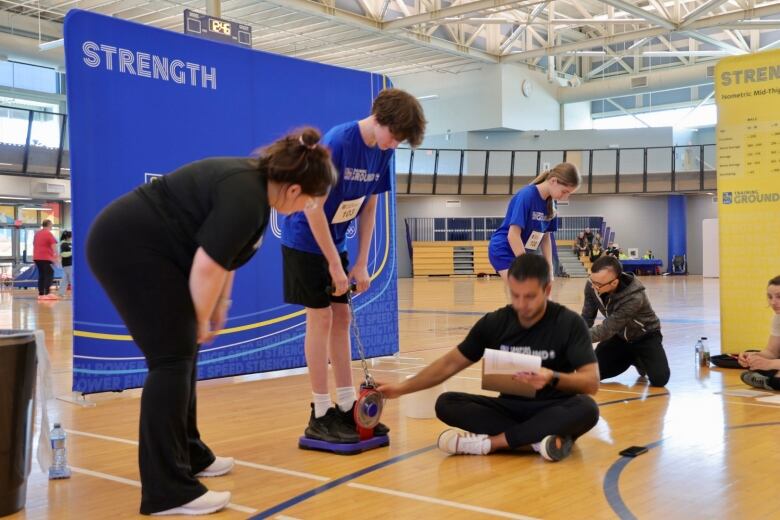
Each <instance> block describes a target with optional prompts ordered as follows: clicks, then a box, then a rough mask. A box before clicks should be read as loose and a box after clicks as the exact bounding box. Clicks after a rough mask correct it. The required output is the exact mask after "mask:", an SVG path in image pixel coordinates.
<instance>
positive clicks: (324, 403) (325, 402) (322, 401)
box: [311, 392, 333, 419]
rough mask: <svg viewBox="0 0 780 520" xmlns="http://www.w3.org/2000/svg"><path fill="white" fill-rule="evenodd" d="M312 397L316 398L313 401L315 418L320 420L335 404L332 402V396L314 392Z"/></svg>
mask: <svg viewBox="0 0 780 520" xmlns="http://www.w3.org/2000/svg"><path fill="white" fill-rule="evenodd" d="M311 395H312V396H314V398H313V399H312V402H314V417H315V418H317V419H319V418H320V417H322V416H323V415H325V414H326V413H327V411H328V408H331V407H332V406H333V403H332V402H331V400H330V394H315V393H313V392H312V394H311Z"/></svg>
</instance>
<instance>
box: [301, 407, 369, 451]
mask: <svg viewBox="0 0 780 520" xmlns="http://www.w3.org/2000/svg"><path fill="white" fill-rule="evenodd" d="M304 435H306V437H307V438H309V439H315V440H318V441H325V442H333V443H336V444H348V443H352V442H358V441H359V440H360V436H359V435H358V433H357V430H356V429H355V428H354V427H353V428H350V426H349V425H347V424H345V423H344V421H343V420H342V418H341V413H340V412H339V411H338V410H336V409H335V408H328V411H327V412H325V415H323V416H322V417H314V404H312V405H311V416H310V417H309V426H307V427H306V431H305V432H304Z"/></svg>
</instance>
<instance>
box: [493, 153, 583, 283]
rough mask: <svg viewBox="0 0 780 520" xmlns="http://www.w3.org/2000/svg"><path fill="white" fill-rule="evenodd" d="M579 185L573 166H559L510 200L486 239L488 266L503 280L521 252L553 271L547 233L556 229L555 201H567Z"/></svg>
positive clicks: (549, 239) (577, 175) (575, 169)
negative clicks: (501, 219) (539, 259)
mask: <svg viewBox="0 0 780 520" xmlns="http://www.w3.org/2000/svg"><path fill="white" fill-rule="evenodd" d="M580 182H581V179H580V173H579V172H578V171H577V167H576V166H574V165H573V164H571V163H560V164H558V165H556V166H555V167H554V168H553V169H551V170H548V171H546V172H543V173H542V174H541V175H539V176H538V177H537V178H536V179H534V180H533V182H532V183H531V184H529V185H528V186H526V187H525V188H523V189H521V190H520V191H518V192H517V193H516V194H515V196H514V197H512V200H511V201H509V207H508V208H507V212H506V217H505V218H504V222H503V223H502V224H501V227H499V228H498V229H497V230H496V231H495V233H493V236H491V237H490V246H489V247H488V256H489V258H490V263H491V265H492V266H493V268H494V269H495V270H496V271H497V272H498V274H500V275H501V278H502V279H503V280H504V281H506V273H507V271H508V270H509V266H510V265H512V261H513V260H514V259H515V257H518V256H520V255H522V254H525V253H532V254H537V255H539V254H540V255H543V256H544V257H545V258H546V259H547V263H549V264H550V272H554V271H553V270H552V269H553V261H552V243H551V238H550V233H551V232H553V231H555V230H557V229H558V226H557V223H556V220H555V217H556V214H555V201H558V200H567V199H568V198H569V195H571V194H572V193H574V192H575V191H577V189H578V188H579V187H580Z"/></svg>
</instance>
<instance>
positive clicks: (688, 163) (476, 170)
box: [396, 144, 716, 195]
mask: <svg viewBox="0 0 780 520" xmlns="http://www.w3.org/2000/svg"><path fill="white" fill-rule="evenodd" d="M560 162H571V163H574V164H575V165H577V167H578V168H579V170H580V174H581V175H582V177H583V187H582V188H581V189H580V193H588V194H599V193H673V192H691V191H711V190H715V189H716V178H715V166H714V164H715V162H716V158H715V145H714V144H704V145H688V146H651V147H644V148H594V149H571V150H479V149H444V148H417V149H410V148H399V149H398V150H397V151H396V177H397V180H398V192H399V193H406V194H415V195H422V194H426V195H431V194H434V195H436V194H439V195H469V194H474V195H477V194H479V195H506V194H513V193H515V192H516V191H517V190H518V189H519V188H520V187H522V186H523V185H525V184H528V183H529V182H530V181H531V180H533V178H534V177H536V176H537V175H538V174H539V173H540V172H542V171H543V170H544V169H546V168H548V167H551V166H554V165H555V164H557V163H560Z"/></svg>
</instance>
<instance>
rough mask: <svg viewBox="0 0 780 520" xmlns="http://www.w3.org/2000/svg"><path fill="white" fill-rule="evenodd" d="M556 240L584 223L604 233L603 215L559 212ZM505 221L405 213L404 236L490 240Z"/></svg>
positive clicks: (573, 234)
mask: <svg viewBox="0 0 780 520" xmlns="http://www.w3.org/2000/svg"><path fill="white" fill-rule="evenodd" d="M556 218H557V219H558V222H557V224H558V230H557V231H556V232H555V238H556V239H557V240H574V239H575V238H576V237H577V235H578V234H579V233H580V231H582V230H584V229H585V228H586V227H587V228H590V229H591V230H592V231H593V232H598V233H600V234H601V235H604V234H605V232H606V230H608V229H609V228H606V227H605V226H606V224H605V222H604V217H595V216H587V217H574V216H559V217H556ZM503 221H504V217H407V218H406V219H404V224H405V225H406V235H407V239H408V240H409V241H411V242H416V241H421V242H451V241H455V240H468V241H481V240H490V237H491V235H492V234H493V232H495V230H496V229H498V227H499V226H500V225H501V223H502V222H503Z"/></svg>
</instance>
